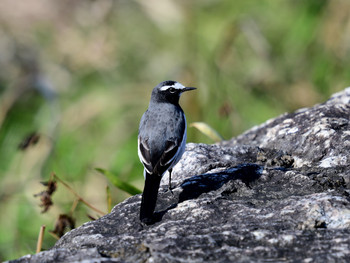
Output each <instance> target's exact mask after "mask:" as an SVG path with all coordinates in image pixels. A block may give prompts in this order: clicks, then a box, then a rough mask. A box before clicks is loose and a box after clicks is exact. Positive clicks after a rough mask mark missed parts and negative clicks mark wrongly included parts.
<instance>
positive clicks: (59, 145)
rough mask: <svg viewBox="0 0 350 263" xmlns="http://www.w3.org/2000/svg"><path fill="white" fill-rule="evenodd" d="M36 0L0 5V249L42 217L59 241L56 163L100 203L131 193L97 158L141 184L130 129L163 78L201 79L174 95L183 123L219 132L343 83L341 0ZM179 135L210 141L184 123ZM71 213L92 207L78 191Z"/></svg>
mask: <svg viewBox="0 0 350 263" xmlns="http://www.w3.org/2000/svg"><path fill="white" fill-rule="evenodd" d="M39 2H40V3H41V4H40V3H39ZM39 2H37V1H34V0H32V1H26V2H25V3H23V5H22V9H20V10H18V9H17V7H15V6H14V5H15V3H10V1H8V2H6V3H5V4H2V7H1V8H0V17H1V19H0V31H1V33H2V38H1V39H0V51H1V52H0V54H2V55H1V56H0V69H1V70H0V209H1V211H2V213H1V215H0V260H1V261H2V260H8V259H13V258H17V257H20V256H22V255H24V254H28V253H35V250H36V245H37V239H38V234H39V231H40V228H41V226H42V225H46V231H45V235H44V238H43V242H42V248H43V249H47V248H49V247H50V246H52V245H53V244H54V243H55V241H56V240H55V238H53V237H52V236H51V235H49V234H48V232H49V231H50V230H53V229H54V228H55V220H56V219H57V218H58V217H59V215H61V214H68V213H69V212H70V210H71V209H72V206H73V205H74V201H75V196H74V194H72V193H71V192H70V191H68V190H67V188H66V187H64V186H63V185H62V184H58V189H57V191H56V192H55V193H54V194H53V195H52V200H53V202H54V205H53V206H52V207H51V208H50V209H49V211H48V212H47V213H44V214H42V213H41V210H42V209H41V208H40V207H39V204H40V200H39V199H40V198H34V197H33V195H34V194H36V193H39V192H40V191H43V186H42V185H41V184H40V182H41V181H47V180H48V179H49V177H50V174H51V173H52V172H55V173H56V174H57V175H58V176H59V178H61V179H62V180H63V181H64V182H66V183H67V184H68V185H69V186H70V187H72V189H74V191H75V192H76V193H77V194H79V196H81V197H82V198H83V199H84V200H86V202H88V203H89V204H91V205H93V206H94V207H96V208H98V209H99V210H102V211H106V212H107V211H108V210H109V207H110V204H109V203H110V202H112V204H116V203H118V202H121V201H122V200H124V199H125V198H127V197H128V196H130V195H129V194H127V193H126V192H124V191H122V190H120V189H118V188H116V187H115V186H114V185H113V184H112V183H111V182H110V181H109V180H108V179H107V178H106V176H104V175H103V174H101V173H99V172H98V171H96V170H95V168H97V167H99V168H102V169H103V170H104V171H109V172H110V173H111V174H113V175H116V178H117V181H118V182H125V183H127V185H132V186H134V187H136V188H137V189H142V187H143V176H142V166H141V164H140V163H139V160H138V156H137V149H136V145H137V129H138V123H139V120H140V117H141V115H142V113H143V112H144V111H145V109H146V108H147V105H148V101H149V97H150V92H151V90H152V88H153V87H154V86H155V85H156V84H158V83H159V82H161V81H163V80H166V79H174V80H178V81H180V82H182V83H183V84H185V85H189V86H195V87H197V88H198V89H197V90H196V91H195V92H192V93H190V94H186V95H185V96H183V98H182V99H181V104H182V106H183V108H184V110H185V112H186V116H187V121H188V123H192V122H203V123H206V124H207V125H209V126H210V127H212V128H213V129H214V130H216V131H217V132H218V133H219V134H220V135H221V136H222V137H223V138H225V139H230V138H232V137H234V136H236V135H238V134H240V133H242V132H243V131H245V130H246V129H248V128H250V127H252V126H254V125H257V124H260V123H262V122H264V121H265V120H267V119H269V118H272V117H275V116H278V115H279V114H281V113H283V112H286V111H293V110H295V109H298V108H300V107H307V106H312V105H313V104H315V103H319V102H323V101H324V100H326V99H327V98H328V97H329V96H330V95H331V94H332V93H334V92H336V91H339V90H341V89H343V88H345V87H346V86H349V82H350V73H349V70H348V69H349V66H350V59H349V56H350V48H349V47H350V43H349V41H350V40H349V38H348V37H346V36H348V35H350V32H348V31H349V28H350V27H349V26H347V25H349V23H350V22H349V21H350V5H349V4H348V3H347V2H346V1H338V0H335V1H325V0H323V1H320V0H310V1H295V0H294V1H292V0H289V1H259V0H252V1H229V0H220V1H162V2H161V3H162V4H160V2H159V3H157V4H154V3H153V4H146V3H143V2H141V1H126V2H125V1H124V2H123V1H75V2H74V4H72V3H71V2H69V3H68V1H56V2H46V1H44V2H41V1H39ZM38 3H39V4H38ZM150 3H152V1H151V2H150ZM13 10H17V11H16V14H17V16H15V13H14V11H13ZM33 132H36V133H37V134H39V135H40V138H39V141H38V142H37V143H36V144H30V145H29V146H28V147H27V148H25V149H23V150H19V149H18V145H19V144H20V143H21V142H22V141H23V140H24V139H25V138H26V137H28V135H30V134H32V133H33ZM188 141H191V142H204V143H212V142H213V141H212V140H211V139H210V138H208V137H207V136H206V135H203V134H202V133H201V132H199V131H198V130H197V129H195V128H193V127H189V128H188ZM107 186H109V189H110V190H109V191H106V187H107ZM107 192H108V193H109V194H107ZM107 199H109V200H111V201H106V200H107ZM73 216H74V218H75V220H76V226H79V225H81V224H82V223H84V222H86V221H88V220H90V218H89V216H92V217H94V218H98V216H99V214H98V213H96V212H94V211H93V210H91V209H90V208H89V207H88V206H86V205H84V204H82V203H81V202H79V203H78V204H77V207H76V208H75V209H74V213H73Z"/></svg>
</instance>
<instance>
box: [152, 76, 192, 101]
mask: <svg viewBox="0 0 350 263" xmlns="http://www.w3.org/2000/svg"><path fill="white" fill-rule="evenodd" d="M194 89H196V88H193V87H185V86H184V85H182V84H181V83H179V82H177V81H173V80H167V81H163V82H161V83H159V84H158V85H157V86H156V87H155V88H154V89H153V91H152V96H151V100H152V101H156V102H170V103H173V104H178V103H179V99H180V95H181V94H182V93H183V92H185V91H189V90H194Z"/></svg>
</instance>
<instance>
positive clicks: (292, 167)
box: [13, 88, 350, 262]
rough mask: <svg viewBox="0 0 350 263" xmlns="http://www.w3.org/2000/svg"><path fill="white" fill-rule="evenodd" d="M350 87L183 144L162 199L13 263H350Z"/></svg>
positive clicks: (129, 206)
mask: <svg viewBox="0 0 350 263" xmlns="http://www.w3.org/2000/svg"><path fill="white" fill-rule="evenodd" d="M349 121H350V88H348V89H346V90H344V91H343V92H340V93H337V94H335V95H334V96H333V97H332V98H331V99H329V100H328V101H327V102H326V103H324V104H320V105H316V106H314V107H312V108H309V109H302V110H299V111H297V112H294V113H289V114H284V115H282V116H280V117H278V118H276V119H273V120H270V121H267V122H266V123H264V124H262V125H260V126H258V127H254V128H253V129H251V130H249V131H247V132H246V133H244V134H242V135H240V136H238V137H237V138H234V139H232V140H230V141H225V142H222V143H220V144H216V145H204V144H193V143H190V144H188V145H187V151H186V152H185V154H184V156H183V158H182V160H181V161H180V163H179V164H178V165H177V166H176V167H175V169H174V171H173V176H172V177H173V187H174V186H175V189H174V190H173V192H174V193H173V195H172V194H171V193H170V192H168V191H166V189H167V185H166V184H167V178H166V176H165V178H164V179H163V184H162V186H161V190H160V193H159V197H158V204H157V209H156V210H157V211H158V214H157V215H158V219H159V220H158V222H157V223H155V224H153V225H150V226H143V225H141V224H140V222H139V220H138V213H139V206H140V201H141V196H140V195H137V196H133V197H131V198H129V199H127V200H125V201H124V202H122V203H120V204H118V205H117V206H115V207H114V209H113V211H112V212H111V213H110V214H108V215H106V216H104V217H102V218H100V219H98V220H96V221H92V222H88V223H86V224H84V225H82V226H81V227H79V228H77V229H74V230H72V231H70V232H68V233H67V234H66V235H64V236H63V237H62V238H61V239H60V240H59V241H58V242H57V243H56V245H55V246H54V247H53V248H52V249H50V250H48V251H45V252H41V253H39V254H36V255H27V256H25V257H22V258H20V259H18V260H15V261H13V262H72V261H75V262H350V190H349V189H350V167H349V163H350V123H349Z"/></svg>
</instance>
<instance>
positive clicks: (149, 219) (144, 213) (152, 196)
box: [140, 172, 162, 224]
mask: <svg viewBox="0 0 350 263" xmlns="http://www.w3.org/2000/svg"><path fill="white" fill-rule="evenodd" d="M160 179H162V177H161V176H159V175H157V174H149V173H147V172H146V182H145V187H144V189H143V193H142V201H141V210H140V220H141V222H143V223H146V224H152V223H153V212H154V209H155V208H156V203H157V196H158V190H159V185H160Z"/></svg>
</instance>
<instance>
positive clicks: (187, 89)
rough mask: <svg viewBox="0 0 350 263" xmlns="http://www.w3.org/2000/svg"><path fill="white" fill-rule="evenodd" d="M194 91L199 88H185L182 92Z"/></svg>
mask: <svg viewBox="0 0 350 263" xmlns="http://www.w3.org/2000/svg"><path fill="white" fill-rule="evenodd" d="M194 89H197V88H194V87H185V88H184V89H182V92H185V91H189V90H194Z"/></svg>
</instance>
